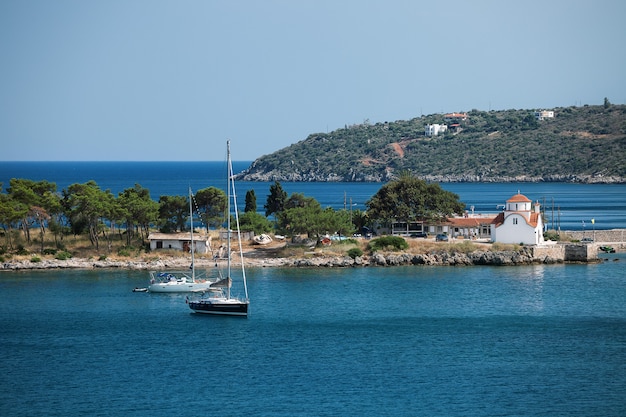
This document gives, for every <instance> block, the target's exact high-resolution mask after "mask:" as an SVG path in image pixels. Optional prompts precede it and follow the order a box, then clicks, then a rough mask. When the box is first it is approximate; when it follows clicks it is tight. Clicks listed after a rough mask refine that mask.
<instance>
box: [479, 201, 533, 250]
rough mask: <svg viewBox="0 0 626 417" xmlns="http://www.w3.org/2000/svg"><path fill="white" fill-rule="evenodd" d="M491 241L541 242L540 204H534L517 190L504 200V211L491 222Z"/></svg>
mask: <svg viewBox="0 0 626 417" xmlns="http://www.w3.org/2000/svg"><path fill="white" fill-rule="evenodd" d="M491 241H492V242H501V243H523V244H525V245H539V244H541V243H543V219H542V218H541V212H540V205H539V202H536V203H535V204H534V205H533V203H532V201H531V200H529V199H528V197H526V196H525V195H523V194H520V193H519V191H518V193H517V194H516V195H514V196H513V197H511V198H510V199H508V200H507V201H506V204H505V206H504V211H503V212H502V213H500V214H498V216H497V217H496V218H495V219H494V221H493V222H492V223H491Z"/></svg>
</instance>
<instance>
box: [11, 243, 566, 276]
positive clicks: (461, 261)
mask: <svg viewBox="0 0 626 417" xmlns="http://www.w3.org/2000/svg"><path fill="white" fill-rule="evenodd" d="M220 262H223V261H220ZM556 263H563V260H562V259H557V258H554V257H551V256H536V255H534V254H533V251H532V250H531V249H530V248H521V249H520V250H518V251H499V252H494V251H475V252H470V253H461V252H446V251H437V252H431V253H422V254H410V253H374V254H373V255H364V256H360V257H356V258H354V259H353V258H351V257H349V256H329V255H324V254H313V255H311V256H307V257H288V258H279V257H271V256H267V257H249V258H248V257H246V266H247V267H252V268H254V267H260V268H265V267H295V268H302V267H305V268H306V267H316V268H319V267H322V268H329V267H341V268H347V267H368V266H370V267H384V266H404V265H407V266H408V265H416V266H419V265H424V266H450V265H451V266H484V265H494V266H501V265H532V264H556ZM214 265H215V261H214V260H210V259H197V260H196V267H197V268H208V267H213V266H214ZM187 268H189V259H188V258H184V257H181V258H169V259H157V260H152V261H144V260H93V259H80V258H73V259H68V260H57V259H42V260H41V261H39V262H32V261H30V260H16V261H8V262H4V263H2V264H0V271H20V270H48V269H127V270H176V269H178V270H180V269H187Z"/></svg>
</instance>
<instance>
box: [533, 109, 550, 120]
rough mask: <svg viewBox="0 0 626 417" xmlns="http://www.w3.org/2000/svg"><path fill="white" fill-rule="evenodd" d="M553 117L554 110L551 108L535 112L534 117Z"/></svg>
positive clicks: (542, 118) (539, 118)
mask: <svg viewBox="0 0 626 417" xmlns="http://www.w3.org/2000/svg"><path fill="white" fill-rule="evenodd" d="M553 117H554V112H553V111H551V110H541V111H536V112H535V119H537V120H544V119H551V118H553Z"/></svg>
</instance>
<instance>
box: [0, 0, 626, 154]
mask: <svg viewBox="0 0 626 417" xmlns="http://www.w3.org/2000/svg"><path fill="white" fill-rule="evenodd" d="M625 20H626V2H625V1H623V0H589V1H580V0H525V1H512V0H511V1H508V0H491V1H490V0H472V1H467V0H447V1H439V0H432V1H422V0H380V1H378V0H373V1H368V0H315V1H313V0H300V1H299V0H263V1H260V0H259V1H257V0H239V1H237V0H180V1H174V0H171V1H163V0H92V1H84V0H55V1H50V0H3V1H1V2H0V143H1V146H0V161H203V160H207V161H219V160H223V159H224V157H225V148H226V140H230V141H231V151H232V158H233V159H234V160H238V161H252V160H255V159H257V158H259V157H261V156H263V155H267V154H271V153H273V152H276V151H278V150H280V149H282V148H284V147H287V146H289V145H291V144H293V143H296V142H299V141H301V140H304V139H306V138H307V136H309V135H310V134H314V133H322V132H330V131H333V130H335V129H339V128H343V127H345V126H346V125H347V126H349V125H353V124H359V123H363V122H365V121H369V123H372V124H374V123H378V122H385V121H389V122H391V121H396V120H408V119H412V118H414V117H419V116H421V115H429V114H435V113H448V112H461V111H470V110H473V109H476V110H483V111H488V110H509V109H549V108H554V107H567V106H581V105H585V104H589V105H599V104H603V102H604V98H605V97H606V98H608V99H609V100H610V102H611V103H614V104H626V50H625V49H624V48H625V47H624V45H625V44H626V24H625V23H624V22H625ZM557 117H558V114H557ZM0 163H1V162H0Z"/></svg>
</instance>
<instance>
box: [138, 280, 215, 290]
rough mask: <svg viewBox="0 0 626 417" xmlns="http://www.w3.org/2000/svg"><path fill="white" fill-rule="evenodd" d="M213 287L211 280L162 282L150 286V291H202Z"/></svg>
mask: <svg viewBox="0 0 626 417" xmlns="http://www.w3.org/2000/svg"><path fill="white" fill-rule="evenodd" d="M209 288H211V282H185V283H181V282H173V283H169V282H160V283H155V284H151V285H149V286H148V291H150V292H157V293H181V292H182V293H184V292H202V291H208V290H209Z"/></svg>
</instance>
